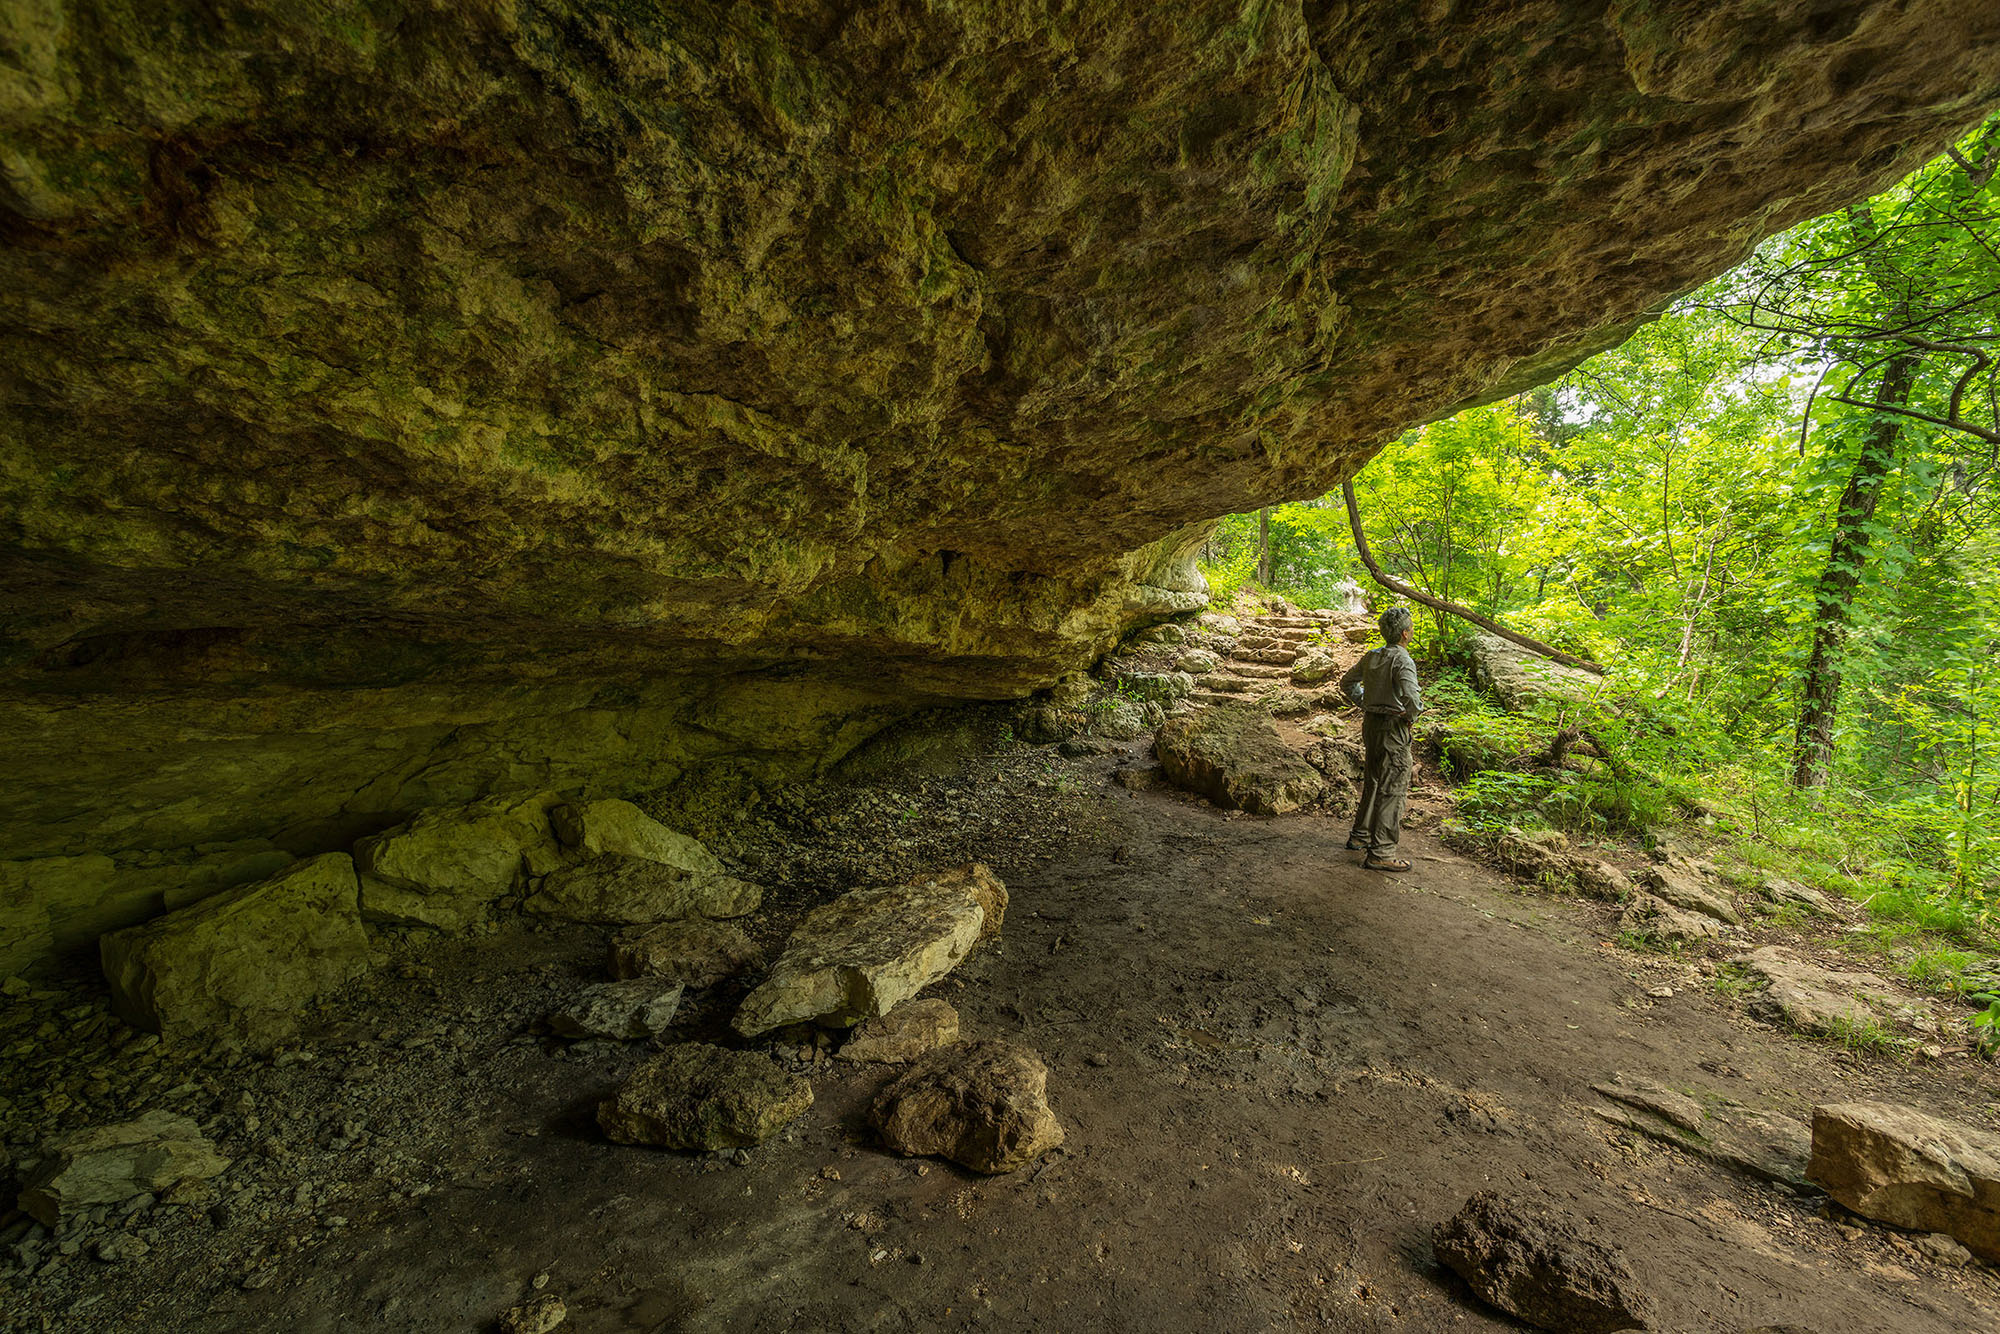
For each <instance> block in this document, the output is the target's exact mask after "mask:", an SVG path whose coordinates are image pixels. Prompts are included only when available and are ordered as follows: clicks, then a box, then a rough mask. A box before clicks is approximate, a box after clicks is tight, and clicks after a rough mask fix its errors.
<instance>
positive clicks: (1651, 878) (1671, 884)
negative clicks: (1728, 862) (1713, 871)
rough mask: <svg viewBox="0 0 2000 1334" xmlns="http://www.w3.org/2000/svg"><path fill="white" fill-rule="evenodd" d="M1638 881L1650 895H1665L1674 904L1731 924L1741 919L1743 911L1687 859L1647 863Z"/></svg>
mask: <svg viewBox="0 0 2000 1334" xmlns="http://www.w3.org/2000/svg"><path fill="white" fill-rule="evenodd" d="M1639 884H1640V885H1641V886H1643V887H1644V888H1645V889H1646V891H1647V892H1648V893H1650V894H1652V895H1653V896H1654V897H1656V898H1661V899H1665V900H1666V901H1667V902H1668V903H1671V904H1673V905H1674V906H1675V907H1676V908H1685V909H1686V910H1687V911H1689V912H1698V913H1700V914H1702V916H1704V917H1713V918H1714V919H1715V920H1716V921H1718V922H1728V923H1729V924H1730V925H1732V926H1736V925H1740V924H1741V923H1742V921H1743V914H1742V913H1740V912H1738V911H1737V910H1736V905H1735V904H1734V903H1732V902H1730V900H1729V896H1728V895H1727V894H1725V893H1723V892H1722V891H1721V890H1719V889H1716V888H1715V887H1713V886H1711V885H1709V884H1708V883H1707V882H1706V881H1705V880H1704V879H1703V877H1702V874H1701V872H1700V871H1699V870H1697V869H1696V868H1695V867H1693V866H1691V865H1689V864H1687V863H1680V864H1677V865H1676V864H1668V865H1665V866H1648V867H1647V868H1646V869H1645V870H1643V871H1641V872H1640V873H1639Z"/></svg>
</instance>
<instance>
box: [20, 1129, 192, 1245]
mask: <svg viewBox="0 0 2000 1334" xmlns="http://www.w3.org/2000/svg"><path fill="white" fill-rule="evenodd" d="M228 1166H229V1159H227V1158H224V1157H223V1156H221V1155H220V1154H218V1153H217V1152H216V1151H215V1145H213V1144H211V1143H210V1142H209V1140H208V1137H207V1136H205V1135H203V1134H202V1133H201V1128H200V1127H199V1126H197V1125H196V1124H195V1123H194V1122H193V1121H191V1120H189V1119H188V1118H187V1117H185V1116H175V1115H173V1114H172V1113H170V1112H148V1113H146V1114H145V1115H144V1116H141V1117H138V1118H136V1119H134V1120H131V1121H123V1122H120V1123H119V1124H117V1125H111V1126H96V1127H93V1128H92V1129H89V1130H79V1131H73V1132H71V1133H69V1134H66V1135H60V1136H57V1137H56V1138H54V1139H51V1140H49V1141H48V1142H47V1143H45V1144H43V1145H42V1147H41V1149H40V1151H39V1155H38V1161H37V1162H36V1164H35V1165H34V1166H33V1167H32V1168H31V1169H29V1170H28V1171H27V1173H26V1174H25V1177H24V1182H23V1185H22V1188H21V1203H20V1207H21V1210H22V1212H24V1213H26V1214H28V1215H29V1216H31V1217H32V1218H34V1219H35V1220H36V1221H37V1222H39V1223H41V1224H42V1225H43V1226H44V1227H49V1228H53V1227H56V1226H57V1225H58V1224H59V1223H60V1222H61V1221H62V1219H63V1218H64V1217H65V1216H67V1215H69V1214H71V1213H74V1212H75V1211H76V1210H78V1209H87V1208H89V1207H90V1206H92V1205H99V1204H122V1203H123V1202H124V1201H126V1200H129V1199H132V1198H133V1197H134V1196H138V1195H146V1194H153V1195H157V1194H159V1193H160V1192H162V1191H165V1190H168V1189H170V1188H172V1187H174V1186H177V1185H179V1184H180V1183H182V1182H184V1181H206V1180H208V1179H209V1178H210V1177H214V1176H219V1175H221V1173H222V1172H223V1170H224V1169H225V1168H227V1167H228Z"/></svg>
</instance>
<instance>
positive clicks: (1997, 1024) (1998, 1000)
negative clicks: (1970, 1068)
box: [1972, 993, 2000, 1061]
mask: <svg viewBox="0 0 2000 1334" xmlns="http://www.w3.org/2000/svg"><path fill="white" fill-rule="evenodd" d="M1972 999H1974V1000H1981V999H1983V1000H1985V1001H1986V1003H1987V1004H1986V1008H1985V1009H1983V1010H1981V1011H1980V1012H1979V1013H1978V1014H1975V1015H1973V1016H1972V1045H1973V1047H1974V1048H1975V1049H1976V1050H1977V1051H1978V1052H1979V1054H1980V1055H1981V1056H1984V1057H1985V1058H1986V1059H1987V1060H1989V1061H1990V1060H1992V1059H1993V1057H1994V1056H1995V1055H1996V1054H2000V996H1996V995H1993V994H1991V993H1981V995H1979V996H1975V997H1973V998H1972Z"/></svg>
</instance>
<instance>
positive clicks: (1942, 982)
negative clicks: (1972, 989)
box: [1903, 945, 1980, 995]
mask: <svg viewBox="0 0 2000 1334" xmlns="http://www.w3.org/2000/svg"><path fill="white" fill-rule="evenodd" d="M1979 957H1980V956H1978V955H1977V954H1972V953H1968V952H1967V951H1965V950H1955V949H1952V948H1951V947H1950V946H1948V945H1939V946H1935V947H1933V948H1930V949H1920V950H1918V951H1917V952H1916V953H1915V954H1913V955H1911V956H1910V961H1909V962H1908V963H1906V964H1904V965H1903V975H1904V976H1905V977H1907V978H1909V979H1910V981H1912V982H1914V983H1916V984H1917V985H1918V986H1920V987H1927V988H1929V989H1930V990H1932V991H1942V992H1947V993H1949V994H1951V995H1959V994H1961V993H1962V992H1964V990H1965V970H1966V969H1968V968H1970V967H1971V966H1972V965H1973V964H1976V963H1978V962H1979Z"/></svg>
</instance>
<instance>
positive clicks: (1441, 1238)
mask: <svg viewBox="0 0 2000 1334" xmlns="http://www.w3.org/2000/svg"><path fill="white" fill-rule="evenodd" d="M1593 1230H1594V1229H1593V1228H1592V1227H1591V1226H1590V1224H1588V1223H1587V1222H1585V1221H1584V1220H1582V1219H1580V1218H1578V1217H1577V1216H1576V1215H1574V1214H1571V1213H1569V1212H1568V1211H1567V1210H1560V1209H1557V1208H1555V1207H1553V1206H1550V1205H1543V1204H1536V1203H1532V1202H1529V1201H1526V1200H1520V1199H1512V1198H1507V1197H1503V1196H1500V1195H1497V1194H1495V1193H1493V1192H1492V1191H1482V1192H1480V1193H1479V1194H1477V1195H1474V1196H1473V1197H1472V1198H1471V1199H1470V1200H1467V1201H1466V1203H1465V1207H1464V1208H1463V1209H1461V1210H1459V1211H1458V1213H1457V1215H1456V1216H1454V1217H1453V1218H1452V1219H1451V1221H1450V1222H1448V1223H1444V1224H1442V1225H1440V1226H1439V1227H1438V1229H1437V1231H1436V1233H1435V1234H1434V1235H1433V1237H1432V1240H1431V1245H1432V1247H1433V1249H1435V1250H1436V1252H1437V1257H1438V1259H1439V1260H1440V1261H1442V1262H1443V1263H1444V1264H1445V1265H1447V1266H1448V1267H1449V1268H1450V1269H1451V1270H1452V1271H1453V1272H1454V1273H1456V1274H1457V1275H1458V1276H1459V1277H1460V1278H1462V1279H1464V1280H1465V1281H1466V1283H1467V1285H1468V1286H1470V1287H1471V1289H1472V1290H1473V1291H1474V1292H1476V1293H1478V1294H1479V1297H1480V1299H1481V1300H1482V1301H1485V1302H1487V1303H1489V1304H1491V1305H1493V1306H1496V1307H1498V1308H1500V1309H1501V1310H1502V1311H1505V1312H1507V1313H1508V1314H1509V1315H1512V1316H1517V1317H1519V1318H1520V1319H1522V1320H1525V1321H1527V1322H1528V1323H1529V1324H1531V1325H1536V1326H1539V1327H1540V1328H1542V1329H1547V1330H1554V1331H1558V1334H1612V1331H1615V1330H1624V1329H1644V1328H1646V1326H1647V1325H1648V1323H1649V1322H1650V1315H1651V1310H1652V1301H1651V1299H1650V1298H1649V1297H1648V1296H1647V1295H1646V1294H1645V1293H1643V1292H1642V1291H1641V1290H1640V1289H1639V1286H1638V1282H1637V1280H1636V1279H1635V1278H1634V1277H1633V1274H1632V1271H1631V1269H1630V1267H1628V1266H1627V1264H1626V1263H1625V1259H1624V1256H1623V1255H1621V1254H1620V1253H1619V1252H1618V1251H1617V1250H1616V1249H1615V1248H1613V1247H1610V1246H1607V1245H1605V1244H1603V1243H1601V1242H1599V1241H1597V1240H1596V1239H1595V1238H1594V1237H1593V1236H1591V1235H1590V1234H1591V1232H1592V1231H1593Z"/></svg>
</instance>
